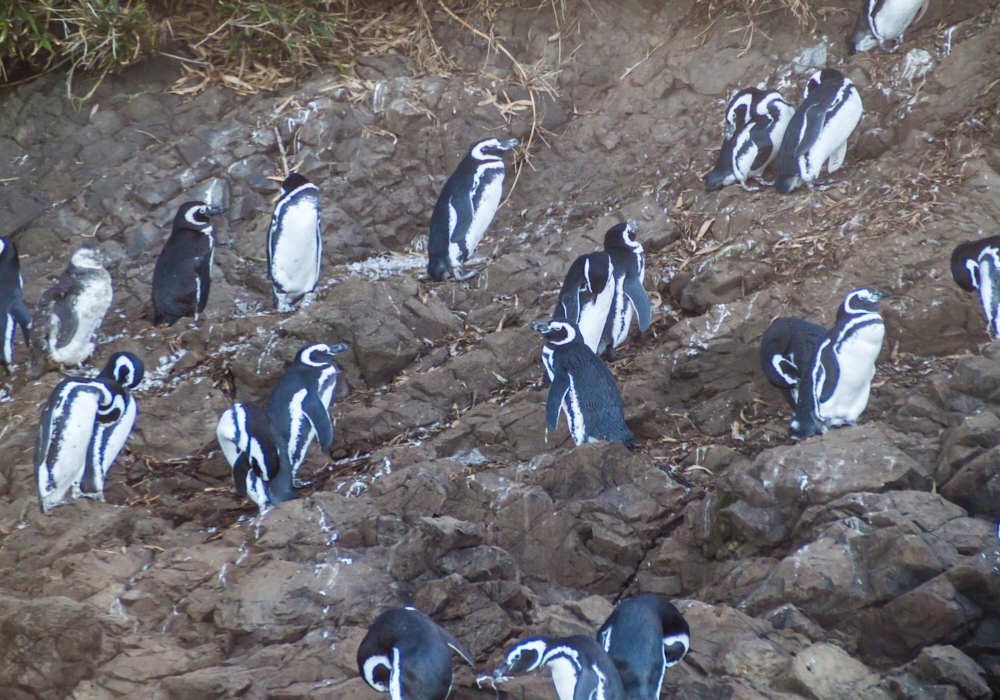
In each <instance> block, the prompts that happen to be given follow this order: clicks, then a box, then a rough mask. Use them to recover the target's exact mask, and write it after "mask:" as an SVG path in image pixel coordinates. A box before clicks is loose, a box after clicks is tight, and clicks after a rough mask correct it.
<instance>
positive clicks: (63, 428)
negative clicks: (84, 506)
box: [34, 377, 126, 513]
mask: <svg viewBox="0 0 1000 700" xmlns="http://www.w3.org/2000/svg"><path fill="white" fill-rule="evenodd" d="M125 401H126V399H125V393H124V391H123V390H122V388H121V387H120V386H119V385H118V383H117V382H116V381H114V380H113V379H106V378H103V377H97V378H96V379H64V380H62V381H61V382H59V384H57V385H56V388H55V389H53V390H52V393H51V394H50V395H49V399H48V401H46V402H45V406H44V407H43V408H42V415H41V418H40V419H39V421H38V438H37V440H36V441H35V456H34V462H35V481H36V483H37V485H38V503H39V505H40V506H41V509H42V512H43V513H46V512H48V511H49V510H51V509H52V508H54V507H56V506H58V505H62V504H64V503H65V502H66V501H65V497H66V493H67V492H68V491H71V490H72V493H71V495H72V496H73V498H79V497H80V496H82V495H84V494H83V493H82V492H81V490H80V483H81V482H82V481H83V476H84V471H85V470H86V468H87V460H88V459H89V455H90V446H91V440H92V438H93V436H94V430H95V426H96V424H97V423H98V422H104V423H113V422H115V421H117V420H118V419H119V418H120V417H121V416H122V414H123V413H124V412H125Z"/></svg>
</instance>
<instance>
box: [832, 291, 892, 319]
mask: <svg viewBox="0 0 1000 700" xmlns="http://www.w3.org/2000/svg"><path fill="white" fill-rule="evenodd" d="M887 296H889V295H888V294H886V293H885V292H880V291H879V290H877V289H873V288H872V287H861V288H860V289H855V290H852V291H850V292H848V293H847V295H846V296H845V297H844V301H843V303H841V305H840V309H838V310H837V316H842V315H854V314H870V313H873V312H877V311H878V305H879V302H880V301H882V300H883V299H884V298H886V297H887Z"/></svg>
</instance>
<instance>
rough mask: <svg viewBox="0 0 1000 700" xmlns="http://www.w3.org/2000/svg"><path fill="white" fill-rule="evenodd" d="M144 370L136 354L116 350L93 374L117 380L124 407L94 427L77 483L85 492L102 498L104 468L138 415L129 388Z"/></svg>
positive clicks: (119, 449) (135, 383)
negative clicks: (84, 465)
mask: <svg viewBox="0 0 1000 700" xmlns="http://www.w3.org/2000/svg"><path fill="white" fill-rule="evenodd" d="M145 372H146V366H145V365H144V364H143V361H142V360H140V359H139V358H138V357H136V356H135V355H133V354H132V353H130V352H116V353H115V354H113V355H112V356H111V357H110V358H109V359H108V362H107V364H105V365H104V369H102V370H101V373H100V374H99V375H97V376H98V379H104V380H111V381H114V382H117V384H118V386H120V387H121V389H122V399H123V401H124V406H123V409H124V410H122V412H121V415H120V416H118V418H117V419H116V420H112V421H104V422H101V421H99V422H98V423H97V425H96V426H95V427H94V436H93V438H92V439H91V444H90V454H89V456H88V459H87V468H86V470H85V471H84V474H83V481H82V483H81V484H80V488H81V490H82V491H83V494H84V495H85V496H92V497H94V498H97V499H98V500H100V501H104V485H105V483H107V480H108V472H109V471H110V470H111V466H112V465H113V464H114V463H115V460H116V459H118V454H119V453H120V452H121V451H122V448H123V447H125V443H126V442H127V441H128V438H129V435H131V434H132V428H133V427H134V426H135V419H136V417H137V416H138V415H139V402H138V401H136V399H135V396H133V395H132V391H133V390H134V389H135V388H136V387H137V386H139V384H140V383H141V382H142V378H143V376H144V375H145Z"/></svg>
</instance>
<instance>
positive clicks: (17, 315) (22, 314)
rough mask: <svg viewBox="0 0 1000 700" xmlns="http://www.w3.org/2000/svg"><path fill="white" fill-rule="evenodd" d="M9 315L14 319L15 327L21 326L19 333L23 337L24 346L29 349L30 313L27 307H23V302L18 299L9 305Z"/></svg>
mask: <svg viewBox="0 0 1000 700" xmlns="http://www.w3.org/2000/svg"><path fill="white" fill-rule="evenodd" d="M10 313H11V315H12V316H13V317H14V320H15V321H17V325H19V326H21V333H22V334H23V335H24V344H25V345H27V346H28V347H31V336H30V334H29V331H30V330H31V312H30V311H28V307H27V306H25V305H24V301H22V300H21V299H20V298H18V299H15V300H14V303H12V304H11V305H10Z"/></svg>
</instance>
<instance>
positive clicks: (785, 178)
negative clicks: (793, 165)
mask: <svg viewBox="0 0 1000 700" xmlns="http://www.w3.org/2000/svg"><path fill="white" fill-rule="evenodd" d="M801 184H802V178H801V177H799V174H798V173H797V172H792V173H788V174H785V175H782V174H781V171H780V170H779V174H778V177H777V179H775V181H774V189H776V190H777V191H778V192H780V193H781V194H788V193H789V192H792V191H793V190H795V189H796V188H797V187H798V186H799V185H801Z"/></svg>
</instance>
